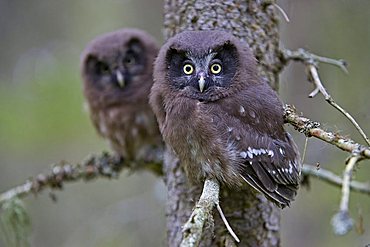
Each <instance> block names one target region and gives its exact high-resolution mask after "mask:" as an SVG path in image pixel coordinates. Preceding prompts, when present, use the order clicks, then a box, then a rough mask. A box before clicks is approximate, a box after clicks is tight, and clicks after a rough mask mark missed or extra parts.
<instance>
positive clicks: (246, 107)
mask: <svg viewBox="0 0 370 247" xmlns="http://www.w3.org/2000/svg"><path fill="white" fill-rule="evenodd" d="M262 87H263V88H262V89H260V90H259V91H258V88H257V87H256V88H255V89H251V90H249V91H248V92H240V93H239V94H238V95H236V96H235V97H228V98H225V100H224V102H221V104H219V106H220V107H221V108H222V109H221V111H222V112H223V113H224V114H223V115H224V116H225V117H226V121H225V122H226V124H227V126H223V127H222V128H223V129H225V128H226V129H228V132H229V134H228V143H232V144H233V145H234V146H235V147H236V149H237V150H236V153H237V154H239V155H240V158H241V159H242V166H241V167H240V168H239V169H238V170H239V171H240V174H239V175H240V176H241V177H242V179H243V180H244V181H245V182H247V183H248V184H249V185H250V186H252V187H253V188H254V189H256V190H258V191H260V192H261V193H263V194H264V195H265V196H267V197H268V198H270V199H272V201H273V202H275V203H276V204H277V205H278V206H280V207H285V206H288V205H289V203H290V201H292V200H293V199H294V197H295V196H296V191H297V189H298V186H299V180H300V169H301V168H300V167H301V165H300V157H299V153H298V150H297V147H296V145H295V143H294V142H293V140H292V138H291V137H290V135H289V134H288V133H287V132H285V130H284V128H283V123H284V122H283V118H282V114H283V109H282V104H281V102H280V101H279V99H278V98H277V95H276V94H275V93H274V92H273V91H272V89H270V88H265V87H264V85H262ZM266 87H268V86H267V85H266ZM254 90H257V91H254ZM257 95H258V96H257ZM257 97H258V98H257ZM230 130H232V131H230Z"/></svg>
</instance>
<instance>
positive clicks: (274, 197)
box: [240, 169, 298, 208]
mask: <svg viewBox="0 0 370 247" xmlns="http://www.w3.org/2000/svg"><path fill="white" fill-rule="evenodd" d="M240 176H241V177H242V178H243V180H244V181H245V182H247V183H248V184H249V185H250V186H251V187H253V188H254V189H255V190H257V191H258V192H260V193H262V194H264V195H265V196H266V197H267V198H268V199H269V200H271V201H272V202H273V203H275V204H276V205H277V206H278V207H280V208H285V207H286V206H290V202H291V201H293V200H294V198H295V196H296V194H297V189H298V185H295V184H278V183H276V182H274V181H273V180H269V181H261V180H260V179H259V178H258V176H257V174H256V173H255V172H254V171H253V170H252V169H251V170H250V171H248V172H247V173H245V175H240ZM266 185H267V186H266ZM272 185H274V186H272Z"/></svg>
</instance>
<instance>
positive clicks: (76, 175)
mask: <svg viewBox="0 0 370 247" xmlns="http://www.w3.org/2000/svg"><path fill="white" fill-rule="evenodd" d="M160 166H161V160H152V161H146V162H143V163H140V164H137V163H135V168H134V167H133V165H132V164H131V163H128V162H124V161H123V160H122V159H121V158H119V157H117V156H112V155H109V154H108V153H103V154H101V155H96V156H90V157H88V158H87V159H85V160H84V161H83V162H82V163H81V164H77V165H74V164H69V163H67V162H59V164H57V165H54V166H53V168H52V169H51V171H49V172H48V173H46V174H45V173H41V174H39V175H37V176H36V177H35V178H33V179H30V180H28V181H26V182H25V183H24V184H22V185H19V186H17V187H15V188H12V189H10V190H8V191H6V192H4V193H2V194H0V206H1V205H2V204H3V203H4V202H6V201H9V200H10V199H12V198H15V197H18V198H22V197H25V196H27V195H28V194H37V193H40V192H41V191H43V190H45V189H46V188H50V189H54V190H55V189H59V190H60V189H62V188H63V184H64V183H65V182H78V181H80V180H84V181H89V180H92V179H94V178H99V177H105V178H117V177H118V174H119V173H120V172H121V170H122V169H123V168H125V167H126V168H130V170H133V169H141V168H143V169H144V167H145V168H147V169H149V170H151V171H154V172H156V173H157V174H158V171H159V170H160V168H159V167H160Z"/></svg>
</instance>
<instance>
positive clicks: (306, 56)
mask: <svg viewBox="0 0 370 247" xmlns="http://www.w3.org/2000/svg"><path fill="white" fill-rule="evenodd" d="M283 54H284V61H285V62H287V61H289V60H294V61H301V62H303V63H304V64H305V65H306V66H307V69H308V70H307V71H308V72H307V73H308V80H309V81H311V82H313V84H314V85H315V89H314V90H313V91H312V92H311V93H310V94H309V97H310V98H313V97H315V96H316V95H317V94H318V93H321V94H322V95H323V96H324V98H325V100H326V102H328V103H329V104H330V105H331V106H333V107H334V108H335V109H337V110H338V111H339V112H340V113H342V114H343V115H344V116H345V117H346V118H347V119H348V120H349V121H350V122H351V123H352V124H353V125H354V126H355V128H356V129H357V130H358V132H359V133H360V134H361V136H362V137H363V138H364V140H365V141H366V143H367V144H368V145H370V139H369V138H368V137H367V136H366V134H365V132H364V131H363V130H362V128H361V127H360V125H359V124H358V123H357V121H356V120H355V119H354V118H353V117H352V116H351V114H349V113H348V112H347V111H346V110H344V109H343V107H341V106H340V105H338V104H337V103H336V102H335V101H334V99H333V98H332V97H331V95H330V94H329V93H328V91H327V90H326V89H325V87H324V86H323V84H322V82H321V79H320V77H319V73H318V70H317V67H318V63H319V62H323V63H328V64H333V65H336V66H338V67H340V68H341V69H342V70H343V71H344V72H345V73H348V71H347V67H346V66H347V63H346V62H345V61H344V60H335V59H331V58H326V57H320V56H317V55H314V54H311V53H309V52H307V51H305V50H303V49H299V50H298V51H289V50H284V51H283Z"/></svg>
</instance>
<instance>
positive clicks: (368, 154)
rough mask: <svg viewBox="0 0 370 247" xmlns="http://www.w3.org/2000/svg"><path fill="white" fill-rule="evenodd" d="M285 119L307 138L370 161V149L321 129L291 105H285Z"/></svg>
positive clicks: (318, 124) (316, 123)
mask: <svg viewBox="0 0 370 247" xmlns="http://www.w3.org/2000/svg"><path fill="white" fill-rule="evenodd" d="M284 110H285V112H284V119H285V121H286V122H287V123H289V124H291V125H292V126H293V127H294V128H295V129H296V130H297V131H299V132H300V133H303V134H305V135H306V136H307V137H312V136H313V137H316V138H318V139H320V140H323V141H325V142H327V143H330V144H332V145H335V146H337V147H338V148H340V149H342V150H344V151H347V152H349V153H353V152H356V153H358V154H359V155H360V156H361V157H362V158H363V159H370V148H369V147H366V146H363V145H361V144H359V143H356V142H354V141H353V140H351V139H349V138H347V137H344V136H342V135H339V134H338V133H333V132H330V131H325V130H323V129H321V128H319V127H320V123H318V122H315V121H312V120H310V119H308V118H306V117H303V116H299V115H298V114H297V113H296V109H295V108H294V107H293V106H291V105H285V109H284Z"/></svg>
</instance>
